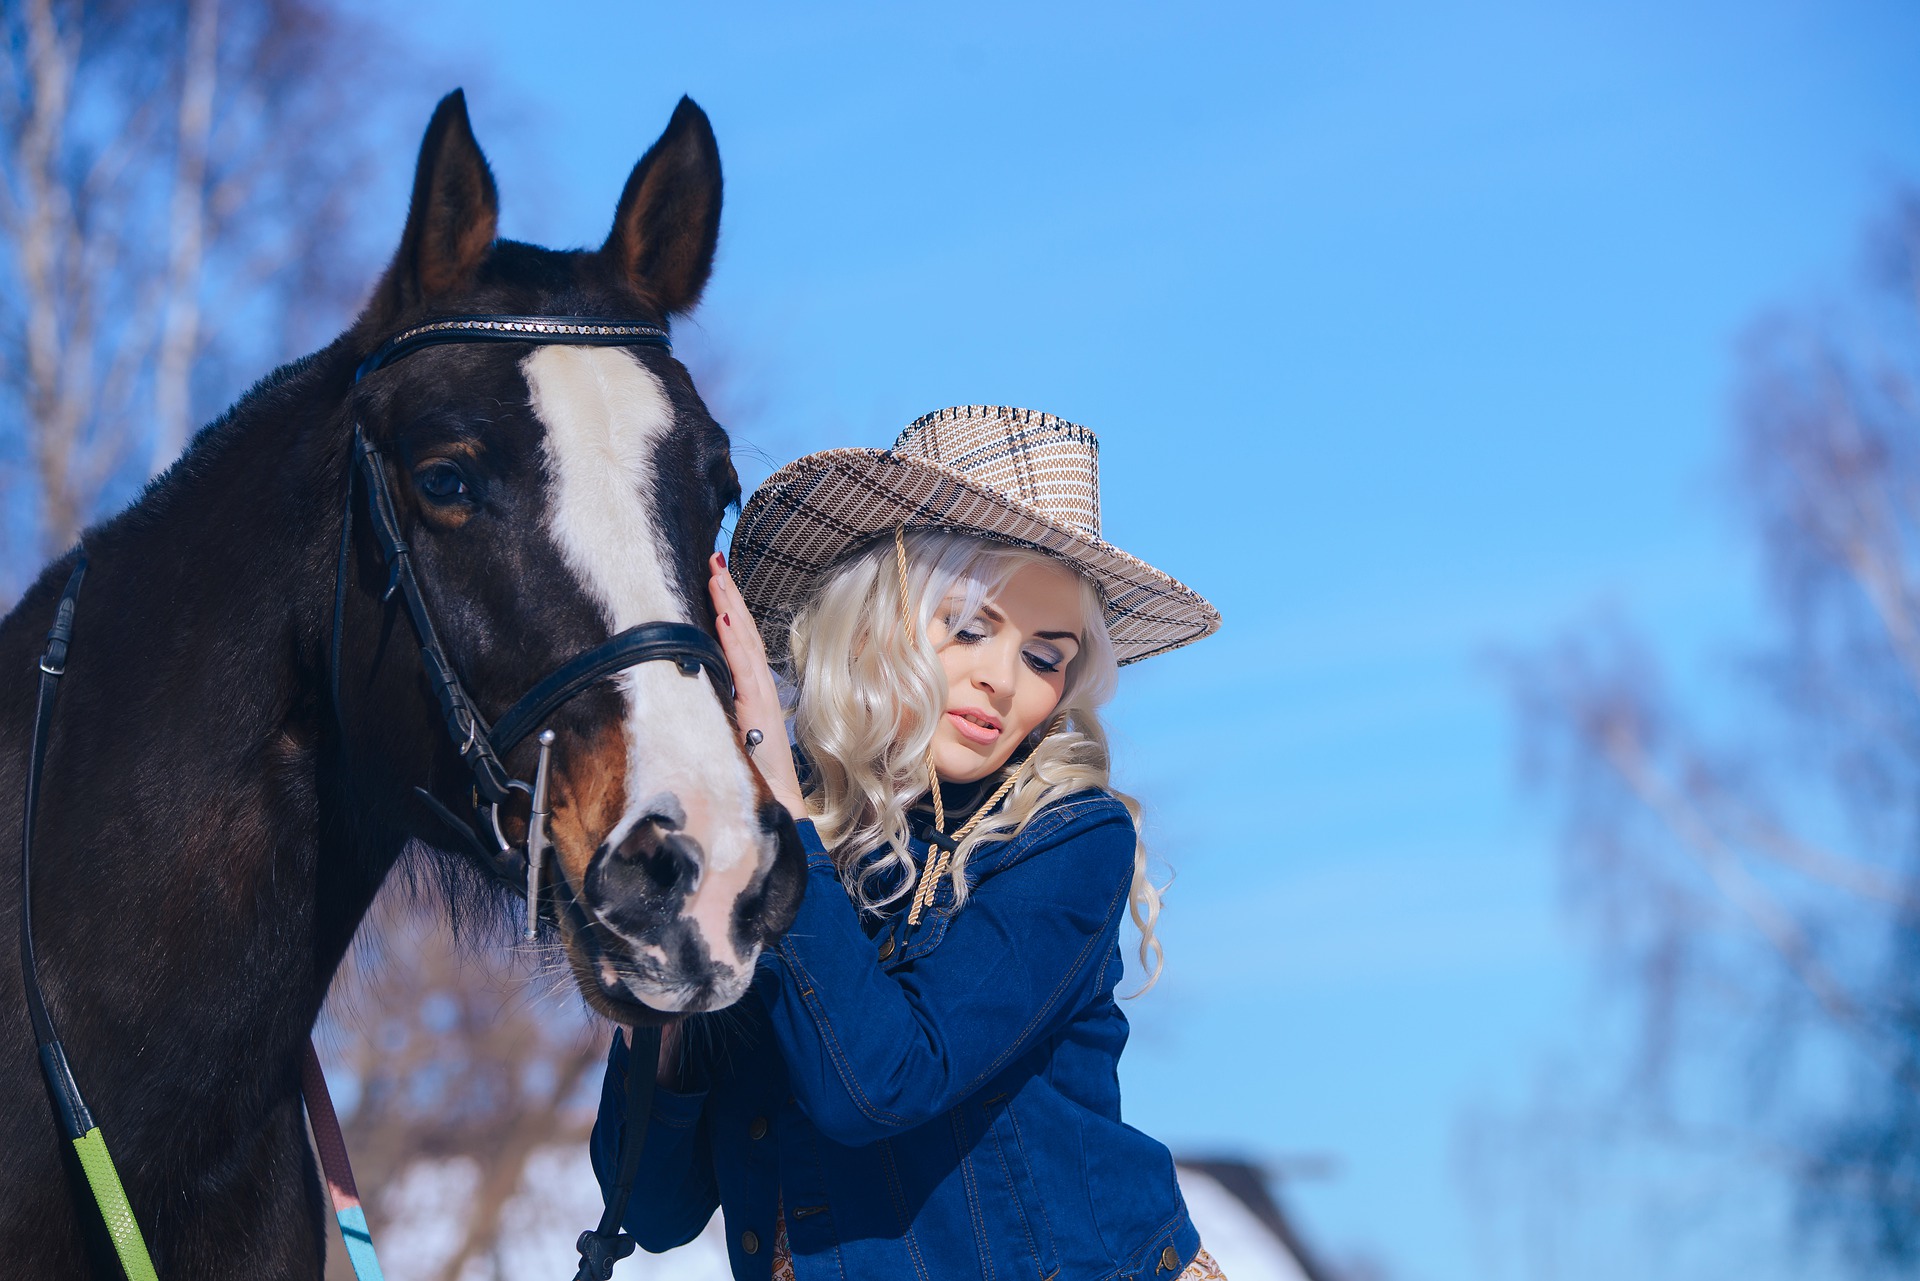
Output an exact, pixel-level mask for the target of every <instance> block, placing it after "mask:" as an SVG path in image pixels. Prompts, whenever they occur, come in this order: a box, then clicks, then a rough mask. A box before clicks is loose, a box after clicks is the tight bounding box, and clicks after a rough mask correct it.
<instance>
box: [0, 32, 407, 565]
mask: <svg viewBox="0 0 1920 1281" xmlns="http://www.w3.org/2000/svg"><path fill="white" fill-rule="evenodd" d="M377 55H378V47H377V44H376V43H375V42H374V40H373V39H372V37H371V35H370V33H369V32H368V31H367V30H365V29H363V28H362V27H361V26H359V25H358V24H355V23H352V22H350V21H348V20H347V19H346V18H345V17H344V16H343V15H342V14H341V13H339V12H337V11H336V7H335V6H334V5H332V4H330V3H328V2H327V0H248V3H244V4H242V3H235V2H234V0H225V2H224V3H223V0H16V2H14V3H9V4H6V5H4V6H0V459H3V460H4V466H5V470H4V471H0V492H4V494H5V500H6V502H5V510H6V512H7V514H8V519H7V520H6V521H5V522H4V526H0V537H4V539H5V540H6V541H5V550H6V552H7V553H8V554H7V556H6V560H5V564H6V566H7V567H8V569H7V574H6V575H4V576H0V577H5V578H7V579H9V580H10V581H0V589H6V588H16V587H17V586H18V585H19V579H20V578H21V577H23V576H24V574H26V573H28V572H30V571H31V569H32V568H33V565H34V564H35V563H37V561H38V560H39V559H40V558H41V557H43V556H48V555H53V554H56V553H58V552H60V551H62V550H64V549H65V548H66V547H67V546H69V545H70V544H71V543H72V541H73V539H74V537H75V535H76V534H77V533H78V532H79V530H80V528H81V527H82V526H83V525H84V524H85V523H86V522H87V521H88V520H90V519H92V518H93V517H95V516H97V515H99V514H100V513H101V512H102V511H103V510H105V509H107V508H109V507H111V506H113V505H116V504H117V503H118V502H120V501H122V500H124V498H125V497H126V496H127V495H128V494H129V493H130V492H131V490H132V489H133V487H134V486H136V485H137V484H138V483H139V482H141V481H142V480H144V479H145V478H146V477H147V476H148V475H150V474H151V473H153V472H156V471H159V470H160V469H162V468H164V467H165V466H166V465H167V464H168V463H170V462H172V460H173V458H174V457H175V456H176V455H177V454H178V453H179V451H180V448H181V446H182V445H183V444H184V443H185V441H186V439H187V436H188V435H189V433H190V430H191V428H192V427H193V426H194V425H195V424H197V423H198V422H199V421H201V418H202V416H203V415H205V414H207V413H209V412H211V411H213V410H216V409H218V408H219V407H220V406H221V405H224V404H226V403H228V402H229V401H230V400H232V399H233V398H234V396H235V395H236V394H237V393H238V392H239V391H240V390H241V385H240V384H239V383H238V382H237V381H236V373H237V372H238V371H247V373H249V374H257V373H258V372H259V371H262V370H264V369H267V368H271V367H272V366H273V365H275V364H278V363H280V362H282V361H284V360H286V359H287V358H289V357H291V356H293V355H296V354H298V353H300V352H302V351H306V350H308V349H310V348H311V347H313V346H315V345H317V344H318V343H319V342H321V341H324V340H325V339H326V338H328V337H330V336H331V335H332V334H333V333H335V332H337V331H338V330H339V329H340V328H342V327H344V323H345V321H346V320H347V319H348V318H349V316H350V314H351V311H352V308H353V307H354V305H355V303H356V301H357V299H358V296H359V294H360V292H361V291H362V290H363V288H364V286H365V284H366V282H367V281H368V280H369V279H370V278H371V275H372V270H373V268H374V266H376V265H377V263H375V262H374V261H373V260H372V257H371V255H368V254H366V253H364V252H361V251H359V250H357V248H356V242H355V240H354V239H353V237H352V236H351V235H350V234H348V233H349V232H350V231H351V230H352V224H351V219H352V215H354V213H355V212H356V208H355V200H356V196H357V195H358V194H359V193H361V192H363V191H364V189H365V186H366V184H365V182H364V181H363V179H364V177H365V176H366V174H367V173H368V172H369V159H370V157H371V155H372V154H373V150H372V145H373V142H374V141H375V139H374V137H373V132H374V130H375V129H377V127H378V110H377V108H378V104H379V102H380V100H381V98H382V91H381V86H382V85H383V84H387V83H392V79H391V78H383V77H381V76H379V75H378V74H377V70H376V69H377V67H378V65H379V63H380V59H379V57H378V56H377ZM9 594H10V593H9Z"/></svg>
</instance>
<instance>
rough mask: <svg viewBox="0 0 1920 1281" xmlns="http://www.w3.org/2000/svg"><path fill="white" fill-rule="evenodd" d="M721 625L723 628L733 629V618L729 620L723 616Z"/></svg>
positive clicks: (721, 616)
mask: <svg viewBox="0 0 1920 1281" xmlns="http://www.w3.org/2000/svg"><path fill="white" fill-rule="evenodd" d="M720 625H721V626H722V627H732V626H733V620H732V619H731V618H728V617H727V616H726V615H725V614H722V615H720Z"/></svg>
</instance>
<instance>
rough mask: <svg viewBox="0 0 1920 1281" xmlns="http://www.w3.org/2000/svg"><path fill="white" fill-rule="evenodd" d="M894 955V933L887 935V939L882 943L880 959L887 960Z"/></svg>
mask: <svg viewBox="0 0 1920 1281" xmlns="http://www.w3.org/2000/svg"><path fill="white" fill-rule="evenodd" d="M892 955H893V935H891V934H889V935H887V941H886V942H884V943H882V944H881V945H880V959H881V960H883V961H884V960H886V959H887V958H888V957H889V956H892Z"/></svg>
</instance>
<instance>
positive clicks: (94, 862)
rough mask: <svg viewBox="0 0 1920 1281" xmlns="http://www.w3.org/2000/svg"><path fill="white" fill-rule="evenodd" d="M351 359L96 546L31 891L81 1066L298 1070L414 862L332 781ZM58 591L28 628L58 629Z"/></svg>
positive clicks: (237, 426)
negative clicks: (157, 1054)
mask: <svg viewBox="0 0 1920 1281" xmlns="http://www.w3.org/2000/svg"><path fill="white" fill-rule="evenodd" d="M339 363H340V362H339V361H338V360H337V359H335V360H330V359H329V358H328V354H327V353H323V354H322V356H321V357H317V358H315V359H314V360H313V361H312V362H310V363H309V364H308V365H307V366H306V367H305V368H302V369H299V370H297V371H295V372H293V373H291V374H288V375H286V376H285V377H284V378H283V380H282V381H281V382H280V383H278V384H275V385H272V386H263V388H262V389H256V391H255V392H254V393H252V394H251V395H249V397H248V398H247V399H246V400H244V401H243V402H242V403H241V404H240V405H239V406H238V407H236V409H235V411H234V412H233V413H232V414H230V415H229V416H228V418H227V419H225V420H223V421H222V422H221V423H220V424H218V425H216V426H214V427H211V428H209V429H208V430H207V431H205V432H203V433H202V434H201V436H200V437H199V438H197V439H196V441H195V443H194V445H193V446H192V448H191V449H190V450H189V452H188V453H187V455H185V456H184V457H183V458H182V460H181V461H180V462H179V463H178V464H176V465H175V467H174V468H172V469H171V470H170V471H169V473H168V474H167V475H166V476H165V477H164V478H163V479H162V480H161V481H159V482H157V483H156V484H155V485H154V486H152V487H151V488H150V489H149V490H148V492H147V494H146V495H145V496H144V497H143V498H142V499H141V500H140V502H138V503H137V504H135V505H134V507H132V508H131V509H129V510H128V511H127V512H125V513H123V514H122V515H120V516H119V517H117V518H115V519H114V520H112V521H110V522H108V523H107V524H106V525H104V526H101V527H100V528H98V529H97V530H95V531H92V532H90V533H89V535H88V536H87V538H86V550H87V555H88V559H89V564H90V568H89V572H88V575H87V578H86V582H85V586H84V590H83V592H82V595H81V598H80V602H79V610H78V613H77V621H76V634H75V638H74V645H73V651H72V655H71V657H70V661H69V667H68V675H67V677H66V678H65V680H64V681H63V683H62V689H61V691H60V699H59V705H58V709H57V716H56V727H55V732H54V733H55V736H54V738H53V739H52V740H51V743H52V747H51V751H50V754H49V759H48V772H47V777H46V783H45V791H44V792H43V794H42V799H41V804H40V807H39V816H38V830H37V836H36V850H37V853H36V867H35V875H34V895H35V931H36V934H37V935H38V936H39V940H40V951H41V954H42V956H43V958H45V961H44V962H43V967H42V968H43V970H45V971H47V972H48V975H49V979H48V985H49V995H50V1000H52V1001H53V1003H54V1004H55V1007H56V1014H57V1015H59V1016H61V1017H62V1021H63V1028H62V1031H63V1034H64V1035H65V1037H66V1039H67V1041H68V1043H69V1046H70V1047H72V1046H75V1045H76V1044H78V1045H85V1044H86V1043H88V1042H94V1043H96V1044H97V1043H101V1042H109V1041H124V1040H125V1039H126V1038H127V1037H129V1036H135V1037H138V1036H142V1035H143V1034H144V1035H146V1036H150V1037H152V1038H153V1039H154V1040H155V1041H157V1042H161V1043H164V1044H165V1045H166V1046H168V1047H169V1048H170V1051H171V1052H172V1053H174V1054H177V1055H181V1056H184V1058H185V1059H187V1060H201V1061H205V1062H223V1061H232V1062H246V1061H248V1060H252V1061H255V1062H256V1063H257V1062H258V1061H259V1059H260V1057H261V1056H262V1055H263V1054H264V1055H265V1056H266V1057H267V1058H268V1059H269V1060H272V1059H276V1058H279V1057H282V1056H283V1055H285V1054H288V1053H291V1052H292V1050H293V1049H295V1048H297V1046H298V1044H299V1042H300V1040H301V1039H303V1038H304V1036H305V1034H306V1031H307V1029H308V1028H309V1027H310V1026H311V1023H312V1019H313V1017H314V1015H315V1013H316V1012H317V1010H318V1007H319V1003H320V1001H321V999H322V998H323V997H324V994H325V990H326V986H327V983H328V981H329V980H330V978H331V975H332V972H333V969H334V967H335V966H336V965H337V963H338V961H339V959H340V956H341V954H342V952H343V951H344V948H345V947H346V945H347V941H348V939H349V938H350V937H351V935H352V932H353V929H354V927H355V926H356V925H357V924H358V922H359V919H360V917H361V916H362V915H363V914H364V912H365V910H366V908H367V906H368V904H369V903H370V901H371V899H372V896H373V894H374V892H375V891H376V890H377V889H378V885H379V881H380V878H381V876H382V875H384V872H385V870H386V864H388V863H390V862H391V859H392V856H393V854H395V853H397V848H398V847H397V844H394V845H392V846H391V848H389V849H387V850H386V851H385V852H384V853H382V852H380V851H373V852H369V851H368V849H367V846H366V842H365V841H364V832H360V831H355V832H349V830H348V828H347V825H346V824H345V823H344V822H343V821H342V815H341V814H340V813H339V806H338V805H337V804H336V803H335V802H334V801H333V800H332V799H331V797H332V796H333V794H334V792H335V791H336V790H337V783H336V782H333V781H330V778H329V773H328V771H327V770H325V769H324V768H323V758H324V756H325V753H326V751H327V750H328V748H327V744H328V743H329V742H330V723H329V722H328V721H327V719H326V717H327V715H328V704H327V701H326V698H325V696H324V695H325V668H324V662H323V654H324V641H325V636H326V628H327V622H328V621H330V606H331V592H332V584H333V574H332V569H333V547H334V539H335V538H336V537H337V533H338V529H339V523H338V522H339V505H340V502H341V495H342V493H343V479H344V466H345V459H346V453H347V450H346V442H345V437H344V433H343V430H342V429H341V427H340V423H339V416H338V413H337V410H338V403H339V395H340V389H341V388H342V387H343V386H344V383H345V374H344V373H343V372H342V371H341V369H340V368H339V367H338V366H339ZM57 577H64V575H63V574H60V573H59V572H58V571H57V570H56V571H55V572H52V573H50V574H49V575H48V578H49V579H52V578H57ZM46 586H47V584H46V582H44V581H43V583H42V584H40V585H37V586H36V589H35V590H34V592H32V593H30V594H29V597H28V598H27V600H25V601H23V602H22V606H21V608H20V609H19V610H17V611H16V615H15V617H14V618H13V619H11V620H9V625H8V627H7V629H6V630H7V632H8V633H24V634H25V635H26V637H27V639H28V640H29V641H30V642H32V641H33V640H34V636H35V634H36V633H37V632H38V631H41V630H43V629H44V619H43V618H42V617H40V616H39V615H45V616H46V617H50V616H51V615H50V610H51V602H50V600H48V599H47V598H48V593H47V591H46ZM54 590H55V591H57V586H56V587H55V588H54ZM42 602H44V603H45V607H44V608H42V609H38V610H36V609H35V608H34V607H35V606H36V605H38V604H41V603H42ZM19 639H20V637H19V636H17V635H7V636H6V637H5V638H4V648H5V649H6V650H8V651H12V650H14V649H18V648H21V646H20V645H19V644H18V641H19ZM7 670H24V669H23V668H22V667H21V665H20V664H19V663H18V662H10V663H9V664H8V667H7ZM8 719H12V718H11V717H9V718H8ZM69 745H70V746H69ZM63 746H64V747H65V750H64V751H63V750H62V748H63ZM78 958H85V961H84V963H80V962H79V960H78ZM217 1075H219V1076H224V1075H225V1074H224V1073H220V1074H217ZM189 1076H190V1074H187V1073H183V1074H182V1079H183V1080H185V1079H189ZM232 1085H233V1083H232V1082H226V1083H225V1086H226V1088H229V1089H230V1088H232Z"/></svg>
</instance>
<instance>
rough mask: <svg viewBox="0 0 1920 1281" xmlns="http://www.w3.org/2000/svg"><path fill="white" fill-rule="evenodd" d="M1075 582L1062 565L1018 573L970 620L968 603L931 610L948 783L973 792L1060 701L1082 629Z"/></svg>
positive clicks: (937, 741)
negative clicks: (942, 683) (943, 696)
mask: <svg viewBox="0 0 1920 1281" xmlns="http://www.w3.org/2000/svg"><path fill="white" fill-rule="evenodd" d="M1082 599H1083V594H1082V591H1081V587H1080V579H1079V576H1078V575H1076V574H1075V573H1074V572H1073V571H1072V570H1070V569H1068V568H1066V567H1065V566H1063V565H1053V564H1046V563H1038V562H1036V563H1033V564H1029V565H1024V566H1022V567H1021V568H1020V570H1019V571H1018V572H1017V573H1015V574H1014V576H1013V577H1012V578H1011V579H1009V580H1008V581H1007V585H1006V586H1005V587H1004V588H1002V589H1001V590H1000V592H999V594H998V595H996V596H993V597H990V598H989V599H988V600H987V601H986V602H985V603H984V604H982V605H981V607H980V612H979V614H978V615H976V616H975V617H973V618H955V617H953V615H954V614H955V612H957V611H958V610H960V609H961V608H962V607H963V606H964V604H965V602H964V601H963V600H962V599H960V598H959V597H957V596H956V597H953V598H950V599H949V600H947V601H946V602H945V603H944V604H943V605H942V606H941V607H940V608H939V609H936V610H935V611H934V616H933V621H932V640H933V643H934V647H935V649H936V650H937V652H938V653H939V655H940V665H941V667H942V668H944V669H945V670H946V673H947V712H946V715H945V716H943V717H941V718H940V724H939V725H938V726H937V727H935V729H934V731H933V764H934V768H935V769H937V770H938V771H939V773H940V777H941V778H943V779H945V780H946V781H947V782H949V783H971V782H974V781H975V780H976V779H982V778H985V777H986V776H987V775H989V774H991V773H993V772H994V771H995V770H997V769H999V768H1000V767H1001V766H1002V765H1004V764H1006V763H1007V758H1008V757H1009V756H1011V755H1013V749H1014V748H1016V747H1018V746H1019V745H1020V743H1021V742H1022V741H1023V740H1024V739H1025V738H1026V737H1027V735H1028V734H1030V733H1032V732H1033V731H1034V730H1035V729H1036V728H1038V727H1039V726H1040V725H1042V724H1044V723H1045V722H1046V720H1047V718H1048V717H1049V716H1051V715H1052V714H1053V709H1054V707H1055V706H1057V705H1058V704H1059V702H1060V692H1061V690H1062V689H1064V688H1065V687H1066V682H1067V667H1068V665H1069V664H1070V663H1072V662H1073V660H1074V658H1075V656H1076V655H1078V654H1079V653H1080V643H1081V636H1082V632H1083V629H1084V627H1085V626H1086V624H1085V621H1084V619H1083V618H1082V615H1081V601H1082Z"/></svg>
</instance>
